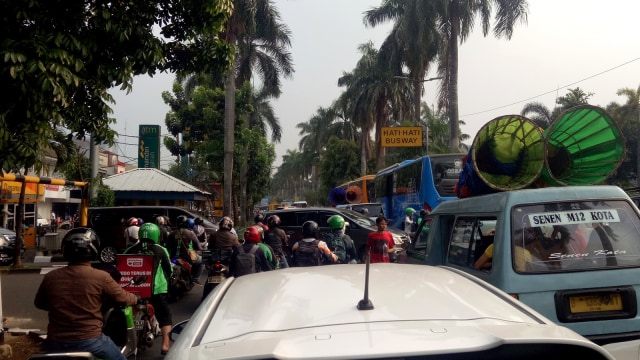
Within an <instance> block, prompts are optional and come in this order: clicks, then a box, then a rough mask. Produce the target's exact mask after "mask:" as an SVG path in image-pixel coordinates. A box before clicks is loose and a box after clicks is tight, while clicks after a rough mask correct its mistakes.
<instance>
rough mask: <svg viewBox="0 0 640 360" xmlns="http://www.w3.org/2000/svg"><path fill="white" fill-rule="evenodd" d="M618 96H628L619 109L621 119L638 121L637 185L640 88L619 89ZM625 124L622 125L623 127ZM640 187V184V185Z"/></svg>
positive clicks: (639, 171) (638, 173)
mask: <svg viewBox="0 0 640 360" xmlns="http://www.w3.org/2000/svg"><path fill="white" fill-rule="evenodd" d="M616 94H617V95H618V96H626V97H627V101H626V102H625V103H624V105H622V106H621V107H620V109H618V114H620V118H621V119H627V120H628V119H637V122H638V134H637V140H636V142H637V150H636V151H637V152H636V154H637V161H636V183H637V182H638V181H639V180H640V86H638V89H636V90H634V89H632V88H622V89H619V90H618V91H617V92H616ZM623 125H624V124H620V127H623ZM638 185H639V186H640V184H638Z"/></svg>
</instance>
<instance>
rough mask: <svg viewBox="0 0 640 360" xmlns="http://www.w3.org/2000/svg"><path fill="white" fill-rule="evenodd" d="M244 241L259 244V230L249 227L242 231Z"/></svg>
mask: <svg viewBox="0 0 640 360" xmlns="http://www.w3.org/2000/svg"><path fill="white" fill-rule="evenodd" d="M244 241H249V242H252V243H259V242H260V230H259V229H258V227H257V226H249V227H248V228H247V230H245V231H244Z"/></svg>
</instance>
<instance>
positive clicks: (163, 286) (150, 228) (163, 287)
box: [124, 223, 173, 355]
mask: <svg viewBox="0 0 640 360" xmlns="http://www.w3.org/2000/svg"><path fill="white" fill-rule="evenodd" d="M160 237H161V231H160V227H158V225H156V224H153V223H146V224H144V225H142V226H141V227H140V232H139V235H138V238H139V239H140V242H139V243H137V244H135V245H133V246H131V247H129V248H128V249H126V250H125V251H124V253H125V254H150V255H153V270H152V274H153V289H152V290H153V296H152V297H151V305H153V309H154V310H155V314H156V319H157V320H158V323H159V325H160V330H161V331H162V347H161V348H160V352H161V354H162V355H166V353H167V351H169V346H170V342H169V340H170V338H169V333H170V332H171V325H172V323H173V322H172V319H171V310H170V309H169V302H168V292H169V284H170V283H171V273H172V270H171V260H170V259H169V251H168V250H167V249H166V248H165V247H163V246H161V245H160V244H159V243H158V242H159V241H160Z"/></svg>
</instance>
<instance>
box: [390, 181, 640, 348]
mask: <svg viewBox="0 0 640 360" xmlns="http://www.w3.org/2000/svg"><path fill="white" fill-rule="evenodd" d="M481 258H482V259H481ZM401 261H402V262H404V261H406V262H409V263H415V264H427V265H446V266H450V267H454V268H457V269H460V270H463V271H465V272H468V273H470V274H473V275H475V276H477V277H479V278H481V279H483V280H486V281H488V282H489V283H491V284H493V285H495V286H496V287H498V288H500V289H502V290H504V291H506V292H507V293H509V294H511V295H512V296H513V297H515V298H517V299H519V300H520V301H522V302H523V303H525V304H526V305H528V306H530V307H532V308H534V309H535V310H536V311H538V312H540V313H541V314H542V315H544V316H546V317H547V318H549V319H551V320H553V321H554V322H556V323H558V324H561V325H563V326H566V327H568V328H570V329H572V330H574V331H576V332H577V333H579V334H581V335H583V336H585V337H587V338H589V339H590V340H592V341H594V342H595V343H598V344H600V345H603V344H608V343H616V342H622V341H627V340H634V339H640V317H639V315H638V306H639V302H638V301H639V296H638V294H639V293H640V213H639V210H638V208H637V207H636V205H635V204H634V203H633V202H632V201H631V199H630V198H629V196H627V194H626V193H625V192H624V191H623V190H622V189H620V188H618V187H615V186H607V185H597V186H567V187H548V188H540V189H524V190H515V191H506V192H499V193H494V194H489V195H482V196H476V197H471V198H465V199H457V200H451V201H447V202H444V203H442V204H440V205H439V206H438V207H437V208H436V209H435V210H434V211H433V212H432V213H431V214H429V215H427V216H426V218H425V219H424V220H422V221H421V224H420V226H419V228H418V229H417V230H416V232H415V233H414V236H413V237H412V239H411V243H410V244H409V246H408V248H407V251H406V259H401ZM469 300H470V301H473V299H469Z"/></svg>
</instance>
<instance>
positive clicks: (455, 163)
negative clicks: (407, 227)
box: [374, 154, 465, 229]
mask: <svg viewBox="0 0 640 360" xmlns="http://www.w3.org/2000/svg"><path fill="white" fill-rule="evenodd" d="M464 155H465V154H441V155H426V156H422V157H420V158H417V159H412V160H405V161H403V162H400V163H397V164H394V165H391V166H389V167H387V168H385V169H382V170H380V171H378V173H377V174H376V175H375V178H374V184H375V189H374V191H375V195H376V201H377V202H379V203H381V204H382V208H383V211H384V213H385V215H386V217H387V219H388V224H389V226H390V227H395V228H398V229H402V227H403V224H404V217H405V210H406V209H407V208H408V207H412V208H413V209H415V210H416V212H419V211H420V210H422V209H425V210H427V211H431V210H433V209H435V208H436V206H438V205H439V204H440V203H442V202H443V201H447V200H451V199H456V198H457V197H456V194H455V189H454V188H455V185H456V182H457V181H458V176H459V174H460V171H462V165H463V163H462V157H463V156H464Z"/></svg>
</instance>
